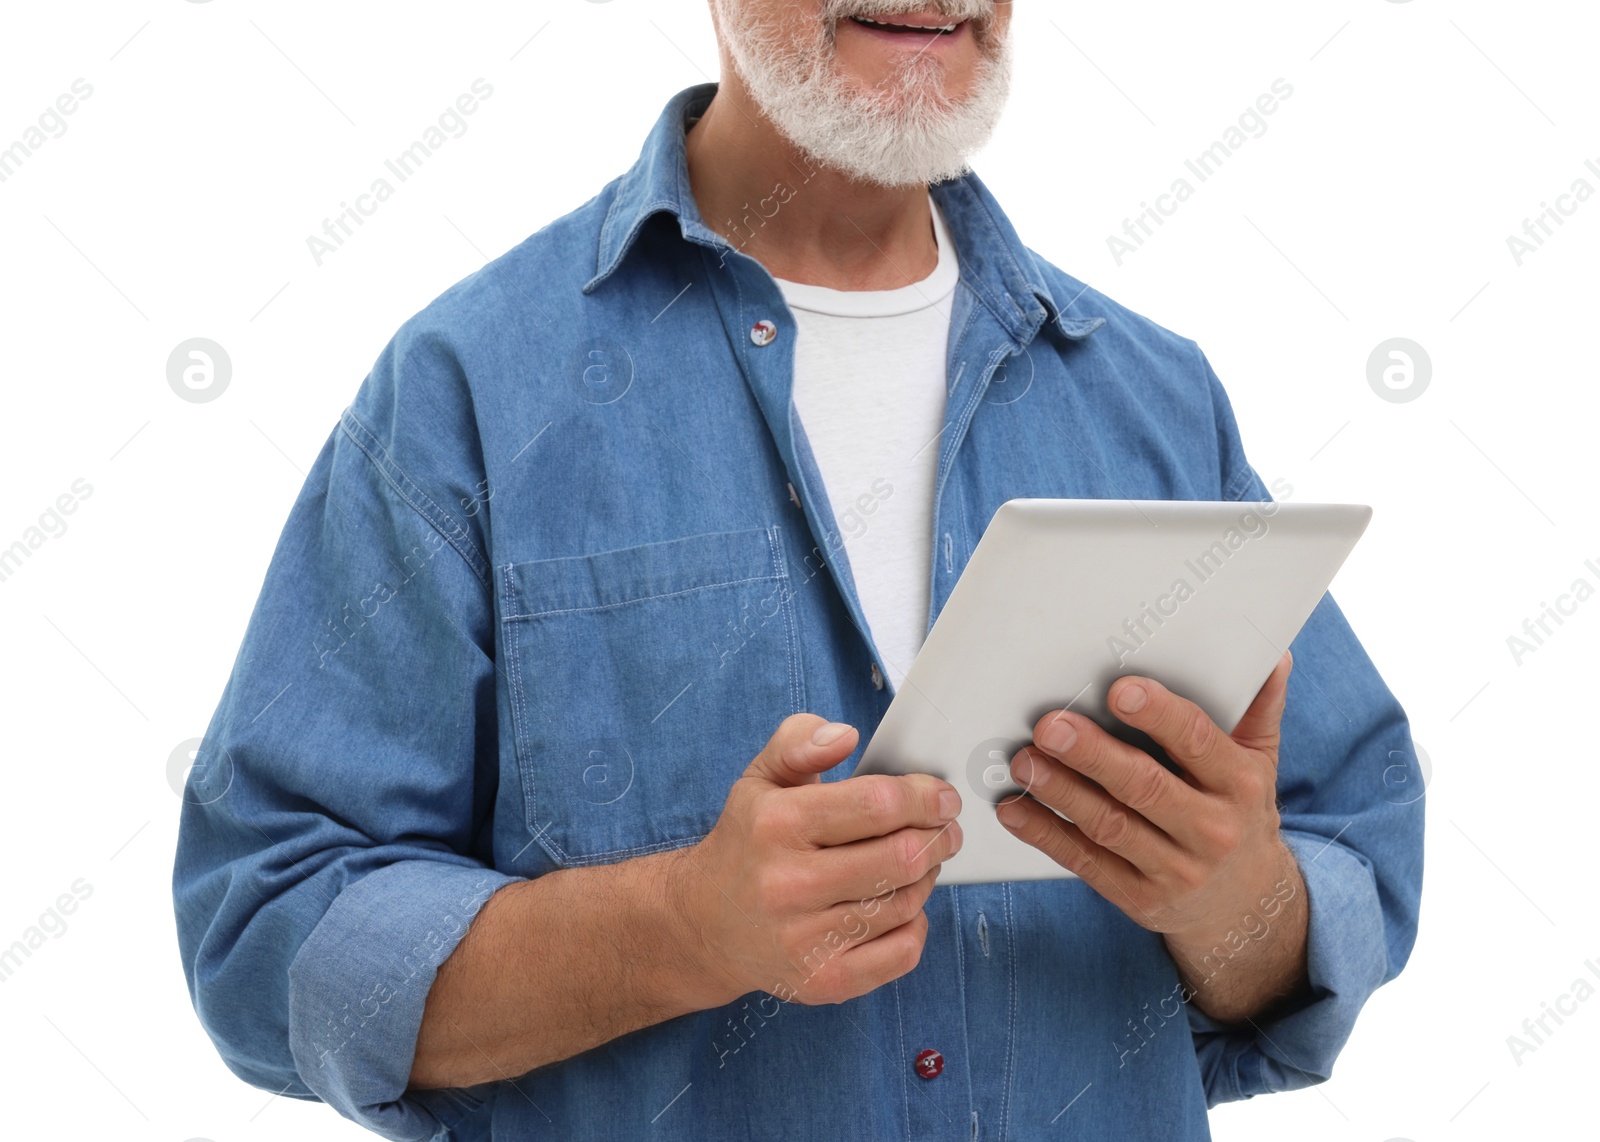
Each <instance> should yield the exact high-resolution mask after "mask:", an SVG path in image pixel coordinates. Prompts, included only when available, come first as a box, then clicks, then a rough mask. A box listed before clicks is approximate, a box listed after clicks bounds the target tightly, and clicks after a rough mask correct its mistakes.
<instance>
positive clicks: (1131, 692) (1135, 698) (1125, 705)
mask: <svg viewBox="0 0 1600 1142" xmlns="http://www.w3.org/2000/svg"><path fill="white" fill-rule="evenodd" d="M1149 697H1150V694H1149V692H1148V691H1146V690H1145V688H1144V687H1143V686H1141V685H1140V684H1139V683H1137V682H1130V683H1129V684H1128V685H1126V686H1124V687H1123V688H1122V693H1120V694H1118V695H1117V709H1119V710H1121V711H1122V712H1123V713H1124V714H1137V713H1138V712H1139V711H1140V710H1142V709H1144V703H1145V699H1147V698H1149Z"/></svg>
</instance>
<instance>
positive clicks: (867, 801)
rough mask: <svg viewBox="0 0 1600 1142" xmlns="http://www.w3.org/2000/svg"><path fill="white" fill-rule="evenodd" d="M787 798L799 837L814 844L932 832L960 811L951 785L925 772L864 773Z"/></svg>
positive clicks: (818, 784) (801, 791) (845, 842)
mask: <svg viewBox="0 0 1600 1142" xmlns="http://www.w3.org/2000/svg"><path fill="white" fill-rule="evenodd" d="M786 796H787V800H788V801H789V802H790V803H791V805H793V806H794V812H795V813H796V816H797V825H796V830H797V839H798V840H800V841H801V842H803V843H806V844H812V845H842V844H847V843H849V842H851V841H859V840H862V839H864V838H867V837H884V836H888V835H889V834H890V833H893V832H895V831H897V830H899V829H905V828H923V829H936V828H938V827H940V826H941V825H943V824H944V823H945V822H946V821H949V820H953V819H954V818H955V816H956V814H957V813H959V812H961V795H960V794H959V793H957V792H956V790H955V786H953V785H951V784H950V783H949V782H948V781H941V780H939V779H938V778H937V777H930V776H928V775H927V774H924V773H909V774H905V775H903V776H902V775H896V774H889V773H874V774H863V775H862V776H860V777H847V778H845V779H844V780H843V781H829V782H826V783H822V782H819V783H817V784H816V785H809V786H805V787H802V788H800V789H796V790H795V791H794V792H793V793H792V794H788V795H786Z"/></svg>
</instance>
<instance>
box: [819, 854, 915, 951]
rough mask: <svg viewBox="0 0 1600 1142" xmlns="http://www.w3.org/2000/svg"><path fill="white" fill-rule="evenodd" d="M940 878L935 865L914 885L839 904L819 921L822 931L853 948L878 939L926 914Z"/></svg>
mask: <svg viewBox="0 0 1600 1142" xmlns="http://www.w3.org/2000/svg"><path fill="white" fill-rule="evenodd" d="M938 876H939V866H938V865H935V866H934V867H933V868H930V869H929V870H928V871H927V873H926V874H924V876H923V877H922V879H921V880H918V881H916V882H915V883H913V884H907V885H905V886H904V887H902V888H885V890H884V891H883V892H880V893H878V894H877V895H876V896H868V897H864V898H862V899H860V900H848V901H843V902H841V903H839V904H836V905H834V906H833V907H832V908H830V909H828V910H827V911H826V912H824V913H822V914H821V916H820V917H819V922H820V923H821V924H822V925H824V926H825V927H823V928H822V929H821V931H823V932H838V933H840V934H841V935H842V936H843V937H844V938H845V939H846V940H848V941H850V942H851V943H852V944H863V943H866V942H867V941H868V940H873V939H877V938H878V937H879V936H881V935H883V934H884V933H885V932H888V931H890V930H891V929H894V928H898V927H899V926H900V925H901V924H904V923H905V922H906V921H907V920H909V919H911V917H912V916H913V915H914V914H915V913H917V912H919V911H921V910H922V906H923V905H925V904H926V903H927V902H928V897H929V896H931V895H932V894H933V890H934V888H935V887H937V880H938ZM819 938H821V937H819Z"/></svg>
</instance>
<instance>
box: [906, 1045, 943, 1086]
mask: <svg viewBox="0 0 1600 1142" xmlns="http://www.w3.org/2000/svg"><path fill="white" fill-rule="evenodd" d="M911 1069H912V1070H914V1071H916V1072H917V1076H918V1077H919V1078H924V1079H936V1078H938V1077H939V1072H940V1071H942V1070H944V1056H943V1055H941V1054H940V1053H939V1052H938V1051H935V1050H934V1049H933V1048H931V1047H930V1048H928V1049H927V1050H926V1051H918V1052H917V1061H916V1062H915V1063H914V1064H913V1065H912V1067H911Z"/></svg>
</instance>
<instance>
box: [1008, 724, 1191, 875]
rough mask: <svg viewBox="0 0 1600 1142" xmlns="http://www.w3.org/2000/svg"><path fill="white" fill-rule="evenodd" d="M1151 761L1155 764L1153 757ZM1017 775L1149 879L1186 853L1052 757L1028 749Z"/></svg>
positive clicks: (1014, 769) (1017, 765)
mask: <svg viewBox="0 0 1600 1142" xmlns="http://www.w3.org/2000/svg"><path fill="white" fill-rule="evenodd" d="M1118 744H1119V745H1120V744H1121V743H1120V742H1119V743H1118ZM1136 752H1137V751H1136ZM1145 760H1146V761H1149V762H1150V763H1151V764H1152V765H1154V764H1155V762H1154V760H1153V759H1151V758H1149V757H1148V756H1146V758H1145ZM1157 768H1158V769H1159V768H1160V767H1159V766H1157ZM1011 773H1012V775H1013V776H1014V777H1015V778H1016V780H1017V783H1018V784H1020V785H1022V786H1024V787H1026V788H1027V790H1028V792H1029V794H1030V795H1031V796H1033V797H1034V798H1036V799H1037V800H1038V801H1040V802H1042V803H1043V804H1044V805H1046V806H1048V807H1049V808H1051V809H1054V810H1055V811H1056V812H1057V813H1059V814H1061V815H1062V816H1064V817H1066V818H1067V819H1068V820H1070V821H1072V822H1073V823H1074V824H1076V825H1077V826H1078V828H1079V830H1080V831H1081V832H1082V833H1083V834H1084V835H1085V836H1086V837H1088V838H1089V839H1090V840H1092V841H1093V842H1094V843H1095V844H1097V845H1099V846H1101V847H1102V848H1105V849H1109V850H1111V851H1112V852H1114V853H1116V854H1117V855H1118V856H1120V857H1122V858H1123V859H1125V860H1126V861H1127V862H1128V863H1129V864H1131V865H1133V866H1134V867H1135V868H1137V869H1139V870H1140V871H1141V872H1143V873H1144V874H1145V875H1146V876H1150V877H1156V876H1160V875H1162V874H1164V873H1165V872H1166V870H1167V869H1169V868H1171V867H1172V866H1173V865H1175V864H1176V863H1178V861H1179V860H1180V858H1181V857H1182V855H1183V854H1182V853H1181V852H1180V851H1179V848H1178V845H1177V843H1176V842H1175V841H1174V840H1173V838H1172V837H1170V836H1168V835H1167V834H1166V833H1165V832H1163V831H1162V830H1161V829H1160V828H1158V827H1157V826H1155V825H1154V824H1152V823H1151V822H1150V821H1148V820H1147V819H1145V817H1143V816H1142V815H1140V814H1139V813H1136V812H1134V811H1133V810H1132V809H1131V808H1130V807H1129V806H1128V805H1126V804H1124V803H1123V802H1122V801H1120V800H1118V799H1117V798H1116V797H1115V796H1113V795H1112V793H1111V792H1109V791H1107V790H1106V789H1102V788H1101V787H1100V786H1099V785H1097V784H1095V782H1094V781H1090V780H1087V779H1086V778H1084V777H1083V776H1082V775H1081V774H1079V773H1076V772H1074V771H1073V769H1071V768H1068V767H1067V766H1066V765H1063V764H1062V763H1061V762H1059V761H1057V760H1055V759H1054V758H1051V757H1047V756H1046V755H1045V754H1044V753H1042V752H1041V751H1040V750H1039V749H1038V748H1037V747H1028V748H1026V749H1024V750H1023V751H1022V752H1021V753H1019V754H1018V755H1017V757H1016V760H1014V761H1013V762H1012V763H1011ZM1161 774H1162V776H1163V777H1165V778H1167V779H1168V780H1171V781H1174V782H1176V783H1177V784H1179V785H1182V782H1177V779H1176V778H1174V777H1173V776H1172V775H1171V774H1170V773H1168V772H1167V771H1166V770H1161ZM1096 780H1098V779H1096ZM1183 789H1184V791H1185V792H1187V793H1189V794H1190V795H1191V796H1197V795H1196V794H1195V793H1194V790H1192V789H1190V788H1189V787H1188V786H1186V785H1184V786H1183Z"/></svg>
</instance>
